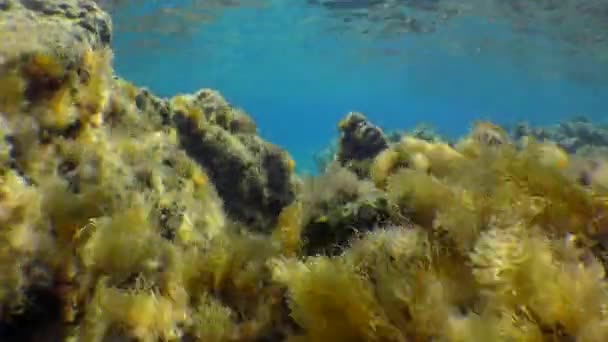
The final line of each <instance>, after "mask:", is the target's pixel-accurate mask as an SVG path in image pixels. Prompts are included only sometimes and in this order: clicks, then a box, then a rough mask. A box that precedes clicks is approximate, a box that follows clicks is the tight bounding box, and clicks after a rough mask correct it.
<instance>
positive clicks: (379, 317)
mask: <svg viewBox="0 0 608 342" xmlns="http://www.w3.org/2000/svg"><path fill="white" fill-rule="evenodd" d="M64 2H65V4H64V5H63V6H60V5H61V4H62V3H64ZM6 3H7V4H9V5H8V7H7V8H6V9H3V11H4V12H0V19H1V20H0V23H6V22H7V21H8V20H10V18H20V19H19V20H20V21H19V23H25V21H23V20H25V19H23V18H27V20H29V22H27V23H28V25H29V26H30V30H29V31H28V32H27V35H26V32H25V31H23V30H17V31H15V30H8V29H7V28H6V27H3V28H2V30H3V31H2V35H3V36H5V37H9V38H10V39H13V40H14V41H15V45H13V46H12V49H8V50H10V53H9V51H8V50H7V49H6V45H3V46H2V50H1V52H2V56H3V57H2V63H1V64H0V112H1V115H0V125H1V127H2V129H1V130H0V134H2V139H0V240H1V242H0V340H2V341H127V340H129V341H133V340H134V341H428V340H433V341H563V340H569V339H571V338H574V339H576V340H577V341H605V340H608V318H607V317H606V315H607V314H608V292H607V288H606V283H605V279H604V277H605V274H604V273H605V267H606V260H608V259H607V258H606V250H605V247H604V246H605V237H606V234H607V233H608V216H607V214H608V211H607V210H608V204H607V203H608V202H607V201H606V197H605V196H606V195H607V188H606V186H607V185H608V181H607V179H608V167H606V166H605V165H606V164H603V163H602V162H601V161H597V160H594V161H593V163H589V164H584V163H583V160H582V159H581V160H579V159H580V158H579V157H577V156H573V155H568V154H566V153H565V152H564V151H563V150H561V149H560V148H559V147H558V146H557V145H555V144H553V143H551V142H545V141H535V140H534V139H533V138H532V137H521V138H520V139H518V140H517V141H512V140H511V139H510V138H509V136H508V135H507V134H506V133H505V132H504V131H502V130H501V129H500V128H499V127H496V126H494V125H491V124H489V123H481V122H480V123H477V124H475V126H474V127H473V129H472V131H471V133H470V134H469V135H468V136H466V137H464V138H463V139H461V140H460V141H459V142H458V143H457V144H456V145H454V146H452V145H449V144H446V143H442V142H441V141H440V140H437V139H433V140H428V139H421V138H419V137H417V136H416V135H409V134H406V135H403V136H402V137H400V138H399V139H393V140H390V139H387V138H386V137H385V136H384V134H383V133H382V131H381V130H380V129H379V128H378V127H376V126H374V125H372V124H371V123H369V122H368V121H367V120H366V119H365V117H364V116H363V115H362V114H359V113H351V114H349V115H348V116H347V117H346V118H345V119H344V120H343V121H342V122H340V124H339V130H340V141H339V143H338V148H337V151H336V153H335V158H334V161H333V162H331V163H330V165H329V166H328V167H327V169H326V170H325V172H324V173H322V174H321V175H319V176H316V177H308V178H305V179H299V178H298V177H297V176H296V175H294V174H293V169H294V163H293V161H292V160H291V159H290V158H289V155H288V154H287V153H286V152H284V151H282V150H281V149H280V148H278V147H276V146H273V145H271V144H269V143H268V142H265V141H264V140H262V139H260V138H259V137H258V136H257V135H256V129H255V124H254V122H253V121H252V120H251V118H249V117H248V116H247V115H246V114H245V113H244V112H242V111H241V110H239V109H237V108H234V107H232V106H231V105H230V104H228V103H227V102H226V101H225V100H224V99H223V98H222V97H221V95H219V94H218V93H217V92H215V91H212V90H208V89H204V90H201V91H199V92H197V93H196V94H191V95H178V96H176V97H174V98H172V99H160V98H157V97H155V96H154V95H152V94H151V93H150V92H149V91H147V90H145V89H139V88H137V87H135V86H133V85H132V84H130V83H129V82H128V81H125V80H122V79H119V78H116V77H114V76H113V75H112V68H111V58H112V53H111V50H110V49H109V47H108V44H109V38H107V37H106V35H108V34H110V33H109V31H108V29H109V28H110V27H111V25H110V23H109V18H108V17H107V15H105V14H104V13H103V12H101V11H100V10H99V9H98V8H97V6H96V5H95V4H94V3H89V2H87V1H77V2H76V1H75V2H69V1H68V0H66V1H58V2H57V3H58V5H57V7H53V6H52V5H50V4H49V3H48V2H44V1H40V2H38V1H21V2H20V1H10V2H6ZM79 6H80V7H79ZM78 10H81V11H84V13H85V14H83V15H81V16H80V17H79V18H81V19H80V20H81V21H75V20H72V19H70V18H71V17H72V14H70V13H71V11H77V12H78ZM9 13H10V15H9ZM63 17H65V18H64V19H65V20H63V19H62V18H63ZM82 18H84V19H82ZM88 19H90V22H89V21H87V20H88ZM93 23H94V24H93ZM104 23H105V24H104ZM89 24H90V25H89ZM103 27H105V29H100V28H103ZM43 29H44V30H43ZM66 29H71V30H72V31H70V32H76V33H79V34H81V35H80V37H81V39H78V40H75V41H73V42H72V45H71V47H70V46H68V45H63V46H62V45H61V44H58V43H57V42H60V43H62V44H67V43H69V40H61V39H59V40H52V39H50V38H49V37H46V36H45V35H44V34H43V32H46V33H49V32H50V33H53V32H55V33H57V34H62V33H64V32H66V31H65V30H66ZM37 30H38V31H37ZM39 30H42V31H39ZM20 34H23V35H24V37H25V36H27V37H29V38H28V39H30V40H31V43H30V44H17V42H19V41H21V39H20V37H19V35H20ZM36 35H40V39H38V38H36V37H37V36H36ZM62 37H63V36H62ZM63 38H65V37H63ZM106 38H107V39H106ZM65 39H67V38H65ZM34 41H35V42H36V43H35V42H34ZM51 42H53V43H51ZM66 42H67V43H66ZM5 50H6V51H5ZM587 165H592V166H593V168H592V170H591V169H589V170H588V168H587ZM583 174H584V175H585V176H586V177H585V179H586V180H588V181H585V182H581V181H580V178H581V175H583Z"/></svg>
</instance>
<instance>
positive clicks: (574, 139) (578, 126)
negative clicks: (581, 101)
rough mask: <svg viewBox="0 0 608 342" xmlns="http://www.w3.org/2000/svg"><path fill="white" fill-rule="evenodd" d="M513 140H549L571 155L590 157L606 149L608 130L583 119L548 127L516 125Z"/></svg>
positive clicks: (579, 118)
mask: <svg viewBox="0 0 608 342" xmlns="http://www.w3.org/2000/svg"><path fill="white" fill-rule="evenodd" d="M512 135H513V136H514V138H515V139H521V138H523V137H526V136H528V137H533V138H535V139H537V140H539V141H543V140H551V141H554V142H555V143H557V144H558V145H559V146H560V147H561V148H563V149H564V150H566V151H567V152H568V153H571V154H578V155H591V154H594V150H597V149H599V148H603V147H608V128H607V127H606V126H603V125H598V124H595V123H593V122H591V121H589V120H588V119H586V118H584V117H578V118H574V119H571V120H567V121H564V122H561V123H559V124H557V125H554V126H550V127H529V126H528V125H527V124H525V123H520V124H518V125H517V126H516V127H515V129H514V130H513V132H512Z"/></svg>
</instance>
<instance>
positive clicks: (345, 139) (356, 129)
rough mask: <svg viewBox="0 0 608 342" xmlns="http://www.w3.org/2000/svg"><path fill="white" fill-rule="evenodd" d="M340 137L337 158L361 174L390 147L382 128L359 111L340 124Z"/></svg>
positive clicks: (349, 115) (365, 172)
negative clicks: (370, 162)
mask: <svg viewBox="0 0 608 342" xmlns="http://www.w3.org/2000/svg"><path fill="white" fill-rule="evenodd" d="M338 128H339V130H340V138H339V141H338V152H337V154H336V160H337V161H338V162H339V163H340V164H341V165H342V166H347V167H348V168H350V169H352V170H354V171H355V173H357V174H358V175H360V176H364V175H366V174H367V170H366V169H367V167H368V166H366V164H367V163H369V161H370V160H371V159H373V158H374V157H376V156H377V155H378V153H380V152H381V151H382V150H384V149H385V148H387V147H388V142H387V139H386V137H385V136H384V133H383V132H382V129H380V128H379V127H377V126H375V125H373V124H372V123H371V122H369V121H368V120H367V118H366V117H365V116H364V115H363V114H361V113H357V112H351V113H348V115H347V116H346V117H345V118H344V119H342V120H341V121H340V123H339V124H338Z"/></svg>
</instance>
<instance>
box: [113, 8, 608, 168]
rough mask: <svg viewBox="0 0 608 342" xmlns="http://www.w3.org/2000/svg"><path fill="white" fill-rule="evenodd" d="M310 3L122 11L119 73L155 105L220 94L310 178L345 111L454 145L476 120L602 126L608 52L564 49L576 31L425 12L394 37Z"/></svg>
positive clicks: (496, 17) (375, 23)
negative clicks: (431, 131) (208, 91)
mask: <svg viewBox="0 0 608 342" xmlns="http://www.w3.org/2000/svg"><path fill="white" fill-rule="evenodd" d="M310 2H311V1H308V2H307V1H305V0H302V1H298V0H290V1H261V0H260V1H249V2H246V3H243V2H237V1H199V2H196V1H189V2H186V1H180V2H163V1H150V2H146V5H145V6H144V5H142V3H134V4H133V3H132V4H131V5H130V6H119V7H116V8H115V9H114V11H113V19H114V25H115V31H116V33H115V34H114V37H115V38H114V39H115V40H114V42H113V44H114V49H115V50H114V51H115V68H116V70H117V72H118V73H119V74H120V75H121V76H123V77H125V78H127V79H129V80H132V81H133V82H134V83H136V84H137V85H140V86H146V87H149V88H150V89H151V90H153V91H154V92H156V93H157V94H159V95H160V96H166V97H169V96H173V95H175V94H176V93H182V92H193V91H195V90H197V89H199V88H203V87H207V88H214V89H217V90H219V91H220V92H221V93H222V94H223V95H224V96H225V97H226V98H227V100H228V101H230V102H231V103H232V104H233V105H234V106H237V107H241V108H243V109H244V110H246V111H247V112H248V113H249V114H250V115H251V116H252V117H253V118H254V119H255V120H256V122H257V124H258V127H259V130H260V134H261V135H262V136H263V137H265V138H267V139H269V140H270V141H272V142H274V143H276V144H278V145H281V146H283V147H285V148H286V149H288V150H289V151H290V152H291V153H292V155H293V156H294V158H295V160H296V161H297V165H298V169H299V170H300V171H311V170H313V169H314V163H313V160H312V155H313V154H314V153H315V152H317V151H318V150H320V149H322V148H323V147H325V146H326V145H327V144H328V142H329V141H330V140H331V139H332V138H333V137H334V136H335V135H336V123H337V122H338V120H339V119H340V118H341V117H343V116H344V115H345V114H346V113H347V112H348V111H361V112H363V113H365V114H366V115H367V116H368V117H369V118H370V119H371V120H372V121H373V122H374V123H376V124H379V125H381V126H382V127H383V128H385V129H397V128H399V129H408V128H412V127H414V126H415V125H416V124H417V123H420V122H425V123H430V124H431V125H433V126H434V127H435V128H436V129H437V130H438V131H439V132H440V133H442V134H445V135H447V136H451V137H455V136H458V135H461V134H463V133H464V132H466V130H467V129H468V127H469V125H470V124H471V121H473V120H476V119H485V120H491V121H494V122H496V123H498V124H503V125H510V124H513V123H515V122H517V121H521V120H525V121H528V122H530V123H532V124H535V125H545V124H552V123H556V122H558V121H560V120H563V119H567V118H569V117H572V116H575V115H579V114H584V115H587V116H589V117H590V118H592V119H598V120H601V119H603V116H605V115H606V112H607V110H606V108H607V105H606V102H607V99H608V53H607V52H606V51H608V48H605V49H604V47H602V44H608V43H605V42H603V41H600V42H597V43H595V44H594V45H593V46H590V45H589V44H587V45H585V46H578V45H577V44H574V43H572V41H568V40H567V39H563V38H564V37H569V35H568V34H570V33H571V32H569V31H568V29H572V30H573V31H572V34H570V36H574V34H575V33H576V34H578V32H576V31H575V30H576V29H577V27H576V25H578V24H577V23H574V24H571V26H569V27H566V28H563V29H561V28H560V30H561V31H560V32H558V33H554V32H552V34H546V32H543V31H547V32H550V31H551V30H552V28H549V29H547V30H545V28H543V27H542V26H541V24H542V23H540V24H539V23H538V20H537V19H530V22H531V23H535V25H536V26H535V25H525V27H523V28H522V26H521V22H518V23H516V24H515V25H514V21H513V20H505V18H503V17H502V16H501V14H500V13H492V12H491V9H489V10H488V9H483V11H481V10H480V11H475V10H471V8H473V9H474V7H473V6H475V5H476V1H470V2H469V5H470V6H471V7H470V8H469V13H467V12H463V14H462V15H459V16H456V17H454V18H451V19H449V20H448V19H446V20H443V19H445V18H443V17H442V16H441V14H438V13H433V12H428V11H427V12H424V11H422V12H420V18H423V19H427V21H425V22H424V23H434V25H433V27H432V28H431V29H430V31H433V32H428V33H420V34H418V33H412V32H405V31H404V30H403V29H397V30H393V31H391V32H387V30H388V29H387V28H386V27H387V26H388V27H390V25H385V24H386V23H382V20H377V19H375V20H372V19H373V18H371V17H372V14H373V13H372V12H370V11H367V12H366V11H365V10H363V11H362V12H360V13H363V14H362V15H363V16H364V17H366V19H370V18H371V19H370V20H364V21H357V20H350V19H345V17H344V10H341V11H336V10H334V11H331V10H328V9H327V8H324V7H323V6H318V5H313V4H309V3H310ZM355 2H356V1H355ZM403 2H405V1H403ZM419 2H421V3H425V1H421V0H420V1H419ZM426 2H429V1H426ZM432 2H433V1H430V2H429V3H432ZM386 3H394V2H391V1H386ZM463 3H465V2H463ZM476 12H479V13H476ZM607 13H608V12H607ZM606 18H607V19H606V20H607V22H608V15H607V16H606ZM386 20H388V19H386ZM530 22H529V23H530ZM529 23H528V24H529ZM389 24H390V23H389ZM572 25H574V26H572ZM580 25H585V22H584V20H583V22H582V23H580ZM564 27H565V26H564ZM581 27H582V26H581ZM515 29H517V30H518V31H519V32H516V30H515ZM575 43H578V42H575Z"/></svg>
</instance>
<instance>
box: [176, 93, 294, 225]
mask: <svg viewBox="0 0 608 342" xmlns="http://www.w3.org/2000/svg"><path fill="white" fill-rule="evenodd" d="M171 103H172V109H173V110H174V117H173V119H174V122H175V126H176V128H177V131H178V133H179V139H180V143H181V145H182V146H183V148H184V149H185V150H186V152H187V153H188V154H189V155H190V156H191V157H192V158H193V159H194V160H196V161H197V162H198V163H199V164H200V165H201V166H203V167H204V168H205V170H207V171H208V172H209V176H210V178H211V180H212V182H213V184H214V185H215V187H216V188H217V190H218V193H219V194H220V196H221V197H222V199H223V200H224V203H225V209H226V211H227V213H228V215H229V216H230V217H231V218H233V219H235V220H236V221H238V222H241V223H243V224H244V225H245V226H246V227H248V228H249V229H253V230H258V231H268V230H270V229H272V228H273V227H274V225H275V223H276V217H277V216H278V215H279V213H280V212H281V209H282V208H283V207H284V206H286V205H288V204H289V203H291V202H292V201H293V199H294V195H295V186H296V183H295V178H294V173H293V171H294V162H293V160H292V159H291V158H290V157H289V155H288V154H287V153H286V152H285V151H283V150H282V149H280V148H278V147H277V146H275V145H273V144H270V143H268V142H266V141H264V140H262V139H261V138H259V137H258V136H256V135H255V124H254V123H253V121H252V120H251V119H250V118H249V117H248V116H247V115H246V114H244V113H243V112H242V111H239V110H236V109H233V108H232V107H230V106H229V105H228V104H227V103H226V101H225V100H224V99H223V98H222V97H221V96H220V95H219V94H218V93H217V92H215V91H211V90H207V89H204V90H201V91H199V92H197V93H196V94H194V95H182V96H179V97H175V98H173V99H172V100H171Z"/></svg>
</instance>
